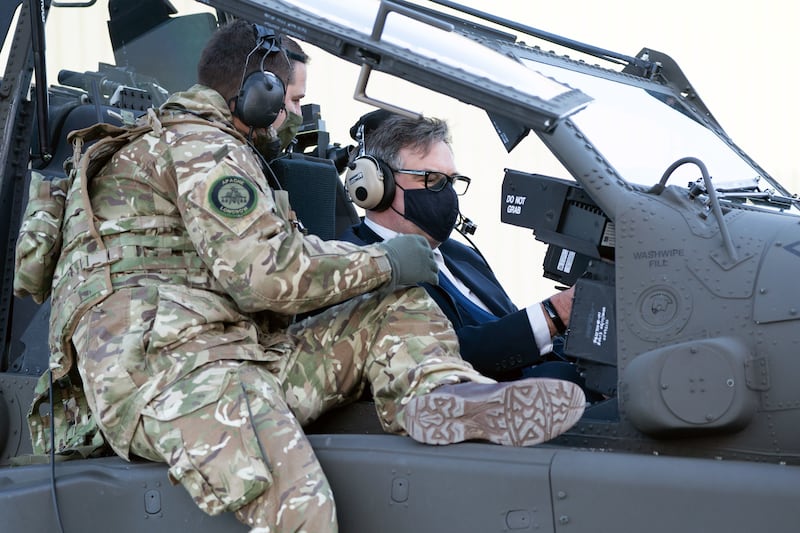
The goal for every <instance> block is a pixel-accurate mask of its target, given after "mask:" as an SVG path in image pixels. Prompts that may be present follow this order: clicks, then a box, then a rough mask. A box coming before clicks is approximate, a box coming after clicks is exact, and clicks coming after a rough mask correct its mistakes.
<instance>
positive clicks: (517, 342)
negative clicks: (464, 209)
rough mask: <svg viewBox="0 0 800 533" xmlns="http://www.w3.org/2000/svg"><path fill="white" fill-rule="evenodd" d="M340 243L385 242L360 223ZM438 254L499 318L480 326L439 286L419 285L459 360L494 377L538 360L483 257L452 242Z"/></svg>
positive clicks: (520, 317)
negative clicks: (445, 322)
mask: <svg viewBox="0 0 800 533" xmlns="http://www.w3.org/2000/svg"><path fill="white" fill-rule="evenodd" d="M339 239H341V240H343V241H350V242H353V243H356V244H372V243H376V242H380V241H381V240H383V239H381V238H380V236H378V235H377V234H376V233H375V232H374V231H372V230H371V229H370V228H369V226H367V225H366V224H365V223H364V222H362V223H361V224H358V225H355V226H353V227H351V228H350V229H349V230H347V231H346V232H345V233H344V234H342V235H341V236H340V237H339ZM439 250H440V251H441V252H442V256H444V262H445V264H446V265H447V268H449V269H450V272H452V273H453V275H454V276H456V277H457V278H458V279H460V280H461V281H462V282H463V283H464V284H465V285H466V286H467V287H469V288H470V290H472V291H473V292H474V293H475V294H476V295H477V296H478V297H479V298H480V299H481V301H482V302H483V303H484V304H486V306H487V307H488V308H489V309H490V310H491V312H492V313H493V314H494V315H495V316H497V317H498V319H497V320H494V321H490V322H483V323H481V321H480V320H479V319H477V318H476V317H475V316H469V315H466V314H465V313H464V312H462V311H460V310H459V308H458V307H457V306H456V303H455V301H454V299H453V297H452V296H451V295H450V294H448V293H447V292H446V291H445V289H444V288H442V286H440V285H439V286H437V285H430V284H428V283H422V284H421V285H422V286H423V287H424V288H425V290H426V291H428V294H430V295H431V297H432V298H433V299H434V300H435V301H436V303H437V304H439V307H441V309H442V311H444V314H445V315H447V317H448V318H449V319H450V321H451V322H452V323H453V328H454V329H455V330H456V334H457V335H458V340H459V343H460V345H461V356H462V357H463V358H464V359H465V360H467V361H469V362H470V363H472V365H473V366H474V367H475V369H476V370H478V371H479V372H480V373H482V374H484V375H486V376H489V377H493V378H496V379H510V378H512V377H516V375H517V374H518V372H519V370H520V369H522V368H524V367H527V366H530V365H533V364H536V363H538V362H540V361H541V359H540V356H539V348H538V347H537V346H536V341H535V339H534V337H533V331H532V330H531V326H530V322H529V321H528V315H527V313H526V312H525V310H524V309H522V310H520V309H517V307H516V306H515V305H514V303H513V302H512V301H511V298H509V297H508V294H506V291H505V290H504V289H503V287H502V286H501V285H500V282H499V281H497V278H496V277H495V275H494V273H492V270H491V268H489V265H487V264H486V262H485V261H484V260H483V258H482V257H481V256H480V255H478V254H477V253H476V252H475V250H473V249H472V248H470V247H469V246H466V245H464V244H462V243H460V242H458V241H456V240H453V239H448V240H447V241H445V242H444V243H442V245H441V246H439ZM440 275H441V274H440Z"/></svg>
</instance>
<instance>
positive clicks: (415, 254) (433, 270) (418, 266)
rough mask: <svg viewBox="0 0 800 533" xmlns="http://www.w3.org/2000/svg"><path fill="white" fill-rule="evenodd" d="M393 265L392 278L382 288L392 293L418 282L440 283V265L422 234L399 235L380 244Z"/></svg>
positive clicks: (383, 290) (382, 290)
mask: <svg viewBox="0 0 800 533" xmlns="http://www.w3.org/2000/svg"><path fill="white" fill-rule="evenodd" d="M379 246H380V247H382V248H383V249H384V250H386V258H387V259H389V263H390V264H391V265H392V279H390V280H389V282H388V283H387V284H386V285H384V286H383V287H381V288H380V290H381V292H385V293H386V294H389V293H392V292H394V291H396V290H397V289H402V288H403V287H411V286H413V285H416V284H417V283H423V282H424V283H432V284H434V285H438V284H439V267H438V266H436V261H435V260H434V258H433V250H431V247H430V245H429V244H428V241H427V240H425V238H424V237H422V236H420V235H398V236H397V237H394V238H392V239H389V240H388V241H383V242H382V243H380V244H379Z"/></svg>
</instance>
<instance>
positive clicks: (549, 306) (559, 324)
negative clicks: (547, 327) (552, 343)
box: [542, 298, 567, 335]
mask: <svg viewBox="0 0 800 533" xmlns="http://www.w3.org/2000/svg"><path fill="white" fill-rule="evenodd" d="M542 307H544V312H545V313H547V316H549V317H550V320H552V321H553V325H554V326H555V327H556V333H558V334H559V335H563V334H564V333H565V332H566V331H567V326H565V325H564V321H563V320H561V317H560V316H558V311H556V307H555V306H554V305H553V302H552V301H550V298H548V299H547V300H544V301H543V302H542Z"/></svg>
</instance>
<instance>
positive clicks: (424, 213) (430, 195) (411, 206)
mask: <svg viewBox="0 0 800 533" xmlns="http://www.w3.org/2000/svg"><path fill="white" fill-rule="evenodd" d="M397 187H399V188H400V189H403V187H401V186H400V185H398V186H397ZM403 191H404V195H403V196H404V198H405V211H406V212H405V214H403V213H400V212H399V211H397V210H396V209H395V211H396V212H397V213H398V214H399V215H401V216H402V217H403V218H405V219H406V220H409V221H411V222H413V223H414V224H416V225H417V226H418V227H419V228H420V229H421V230H422V231H424V232H425V233H427V234H428V235H430V236H431V238H433V239H434V240H436V241H438V242H440V243H442V242H444V241H446V240H447V239H448V237H450V233H451V232H452V231H453V228H454V227H455V225H456V221H457V220H458V195H457V194H456V191H455V190H454V189H453V186H452V185H450V184H449V183H448V184H447V185H445V187H444V189H442V190H441V191H431V190H430V189H403ZM392 209H394V207H393V208H392Z"/></svg>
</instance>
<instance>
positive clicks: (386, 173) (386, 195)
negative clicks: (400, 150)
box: [373, 159, 396, 211]
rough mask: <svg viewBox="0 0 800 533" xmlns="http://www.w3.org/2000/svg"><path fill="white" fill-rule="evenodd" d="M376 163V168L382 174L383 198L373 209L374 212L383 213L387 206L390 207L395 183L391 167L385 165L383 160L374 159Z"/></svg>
mask: <svg viewBox="0 0 800 533" xmlns="http://www.w3.org/2000/svg"><path fill="white" fill-rule="evenodd" d="M376 161H377V162H378V167H379V168H380V169H381V173H382V174H383V197H382V198H381V201H380V202H379V203H378V205H376V206H375V207H374V209H373V210H374V211H385V210H387V209H389V206H391V205H392V202H393V201H394V192H395V189H396V187H395V182H394V172H392V169H391V167H389V165H387V164H386V163H385V162H384V161H383V160H381V159H376Z"/></svg>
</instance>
